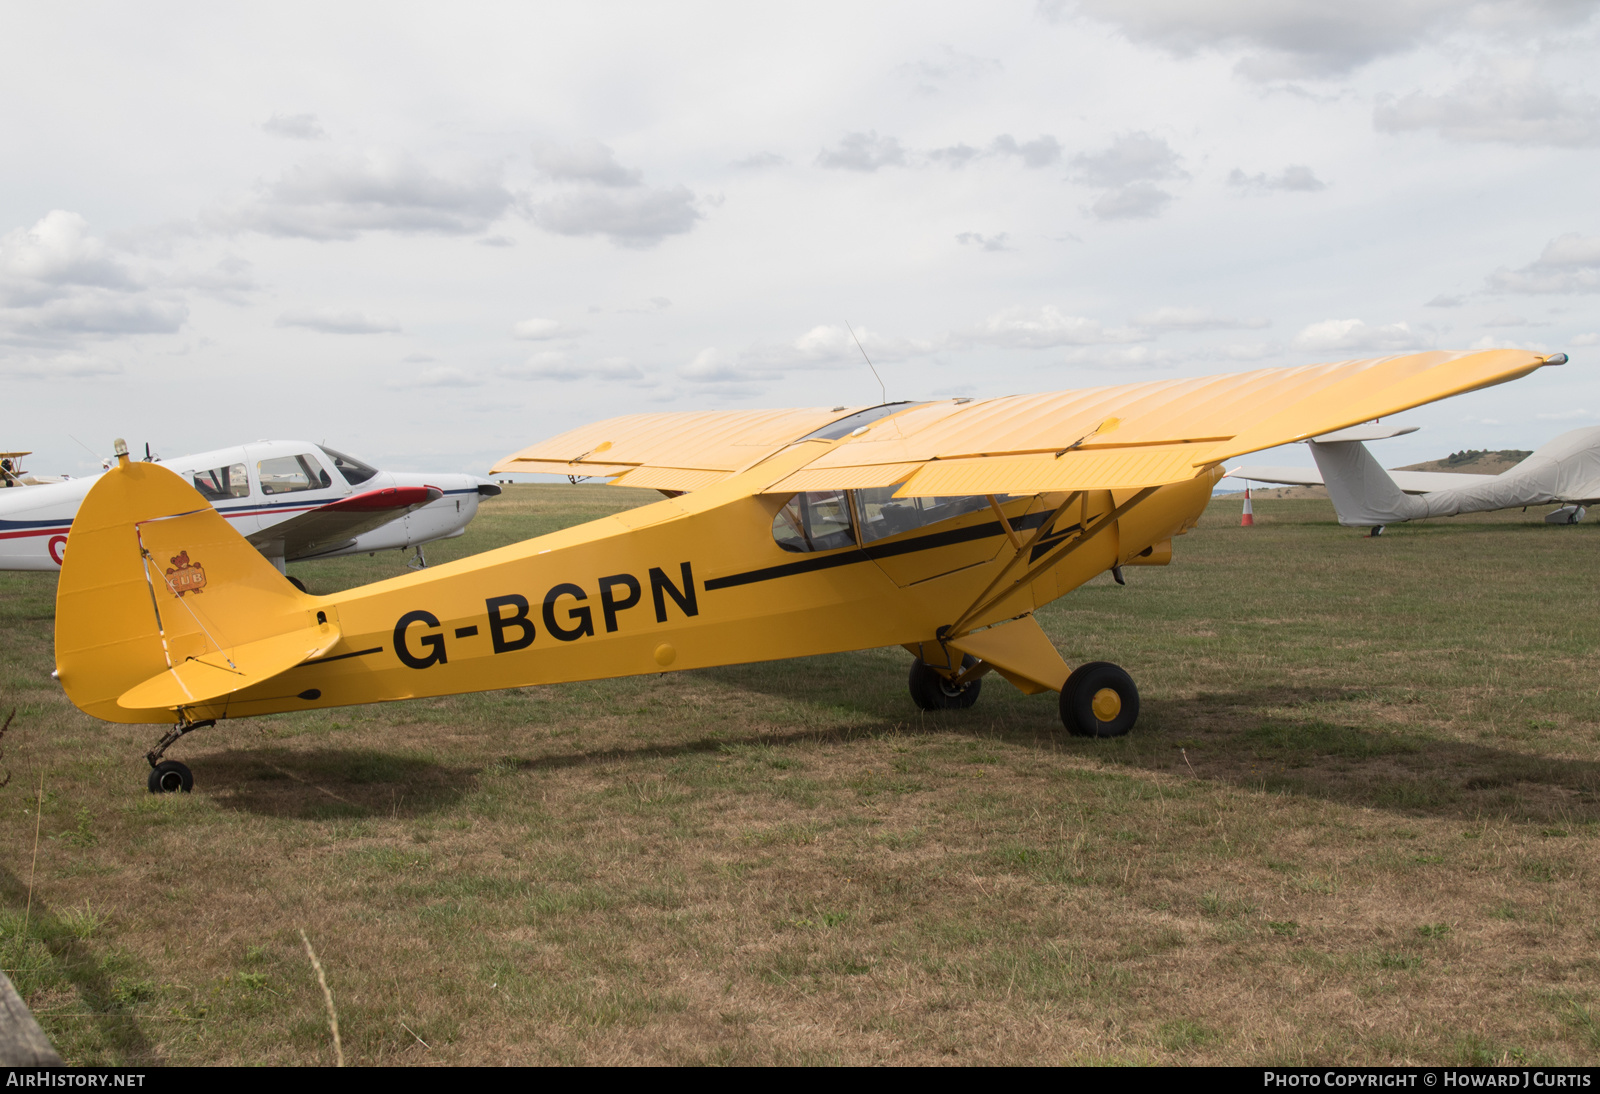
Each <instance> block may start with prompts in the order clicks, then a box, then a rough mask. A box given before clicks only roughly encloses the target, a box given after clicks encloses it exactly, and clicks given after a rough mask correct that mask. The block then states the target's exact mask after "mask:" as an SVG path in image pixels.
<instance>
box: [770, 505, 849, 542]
mask: <svg viewBox="0 0 1600 1094" xmlns="http://www.w3.org/2000/svg"><path fill="white" fill-rule="evenodd" d="M772 538H773V539H775V540H777V541H778V546H779V547H782V548H783V549H784V550H785V551H832V550H835V549H836V548H839V547H850V546H853V545H854V544H855V541H856V537H855V530H854V528H852V527H851V524H850V502H849V499H847V498H846V497H845V493H844V491H843V490H814V491H811V492H809V493H805V494H796V495H795V496H794V497H792V498H790V499H789V503H788V504H787V505H785V506H784V507H783V508H782V509H780V510H778V515H777V516H776V517H774V518H773V521H772Z"/></svg>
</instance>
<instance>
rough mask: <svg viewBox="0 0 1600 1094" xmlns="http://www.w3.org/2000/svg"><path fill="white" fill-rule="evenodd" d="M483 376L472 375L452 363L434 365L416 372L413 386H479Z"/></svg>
mask: <svg viewBox="0 0 1600 1094" xmlns="http://www.w3.org/2000/svg"><path fill="white" fill-rule="evenodd" d="M482 384H483V378H482V377H480V376H474V375H472V374H471V373H468V372H466V371H464V370H462V369H459V368H456V367H455V366H454V365H435V366H433V367H432V368H425V369H423V370H422V371H421V372H419V373H418V374H417V379H416V382H415V383H414V384H413V385H412V386H414V387H451V388H455V387H480V386H482Z"/></svg>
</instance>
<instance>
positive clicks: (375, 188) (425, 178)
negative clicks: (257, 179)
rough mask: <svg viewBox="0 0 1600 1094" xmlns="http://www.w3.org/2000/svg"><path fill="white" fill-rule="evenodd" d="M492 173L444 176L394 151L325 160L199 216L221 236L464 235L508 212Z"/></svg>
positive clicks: (477, 170) (346, 237)
mask: <svg viewBox="0 0 1600 1094" xmlns="http://www.w3.org/2000/svg"><path fill="white" fill-rule="evenodd" d="M498 175H499V172H498V171H497V170H494V169H490V168H487V167H479V168H475V169H472V170H470V171H468V172H466V173H464V174H462V175H460V176H458V177H447V176H445V175H442V174H439V173H437V172H435V171H433V170H431V169H429V168H428V167H426V166H424V165H423V164H421V163H419V162H418V161H417V160H415V159H414V158H412V157H411V156H409V155H407V154H405V153H400V152H368V153H365V154H363V155H354V156H340V157H329V158H326V159H319V160H315V161H311V162H308V163H303V164H298V165H296V166H294V167H292V168H290V169H289V170H288V171H287V172H285V173H284V174H283V175H282V176H281V177H279V178H278V179H277V180H276V181H274V182H271V183H268V184H266V185H264V186H261V187H260V188H259V189H258V190H257V192H256V194H255V195H254V196H253V197H252V198H251V199H249V200H248V201H245V202H243V203H242V204H240V205H237V206H235V207H233V208H231V209H224V210H220V211H214V212H212V213H209V214H207V215H206V217H205V218H204V219H205V221H206V223H207V224H208V225H210V226H211V227H213V228H216V229H220V230H223V231H255V232H260V233H262V234H264V235H270V236H287V237H291V238H300V239H316V240H350V239H356V238H358V237H359V236H360V235H361V234H362V233H363V232H373V231H387V232H399V233H405V234H410V233H432V234H439V235H472V234H476V233H478V232H481V231H483V230H484V229H486V228H487V227H488V226H489V225H490V224H492V223H494V221H496V220H498V219H499V218H500V217H501V215H503V214H504V213H505V212H506V211H507V210H508V209H509V208H510V207H511V204H512V200H513V199H512V195H511V192H510V191H508V190H507V189H506V188H505V187H504V186H502V185H501V183H500V179H499V177H498Z"/></svg>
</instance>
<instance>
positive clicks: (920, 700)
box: [910, 653, 983, 710]
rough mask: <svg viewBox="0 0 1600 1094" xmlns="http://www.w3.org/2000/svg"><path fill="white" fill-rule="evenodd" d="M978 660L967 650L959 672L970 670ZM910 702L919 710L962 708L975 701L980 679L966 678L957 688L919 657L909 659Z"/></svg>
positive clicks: (981, 684) (979, 688) (981, 683)
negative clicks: (913, 659)
mask: <svg viewBox="0 0 1600 1094" xmlns="http://www.w3.org/2000/svg"><path fill="white" fill-rule="evenodd" d="M977 663H978V659H977V658H976V657H973V656H972V655H971V654H970V653H969V654H967V655H966V656H965V657H963V658H962V659H961V668H962V671H963V672H964V671H966V670H967V669H970V668H971V667H972V666H973V665H976V664H977ZM910 683H911V701H912V702H914V703H916V704H917V706H919V707H921V708H922V709H923V710H966V709H967V708H968V707H970V706H971V705H972V704H973V703H976V702H977V701H978V692H979V691H980V690H981V689H982V688H983V681H982V680H969V681H968V682H967V683H965V684H962V685H961V686H960V687H957V686H956V685H954V684H952V683H951V682H950V680H949V678H947V677H945V676H941V675H940V674H939V673H937V672H935V671H934V670H933V669H931V668H929V667H928V666H927V664H925V663H924V662H923V660H922V658H920V657H919V658H917V659H916V660H915V661H912V662H911V681H910Z"/></svg>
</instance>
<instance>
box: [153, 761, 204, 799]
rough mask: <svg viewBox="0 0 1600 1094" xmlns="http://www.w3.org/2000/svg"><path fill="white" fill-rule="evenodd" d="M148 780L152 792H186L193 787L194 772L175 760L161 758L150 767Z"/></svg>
mask: <svg viewBox="0 0 1600 1094" xmlns="http://www.w3.org/2000/svg"><path fill="white" fill-rule="evenodd" d="M148 782H149V786H150V793H152V794H176V793H178V792H179V791H182V792H183V793H185V794H187V793H189V791H191V790H193V789H194V772H192V771H190V770H189V767H188V765H187V764H181V763H179V762H178V761H177V760H162V761H161V762H160V763H158V764H156V765H155V766H154V767H152V768H151V769H150V778H149V780H148Z"/></svg>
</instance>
